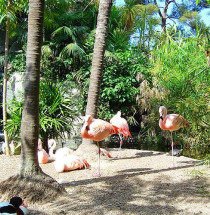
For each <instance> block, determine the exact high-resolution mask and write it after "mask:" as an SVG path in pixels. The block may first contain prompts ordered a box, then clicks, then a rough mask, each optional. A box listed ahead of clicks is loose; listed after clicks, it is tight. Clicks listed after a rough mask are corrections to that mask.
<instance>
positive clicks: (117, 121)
mask: <svg viewBox="0 0 210 215" xmlns="http://www.w3.org/2000/svg"><path fill="white" fill-rule="evenodd" d="M159 114H160V119H159V127H160V128H161V129H162V130H167V131H170V133H171V148H172V163H173V165H172V167H175V165H174V142H173V135H172V132H173V131H176V130H179V129H180V128H183V127H186V128H189V127H190V125H189V123H188V122H187V120H186V119H185V118H184V117H183V116H181V115H179V114H167V109H166V107H164V106H160V107H159ZM112 134H118V135H119V138H120V146H119V149H118V154H117V157H120V151H121V148H122V144H123V141H124V140H127V138H128V137H131V133H130V131H129V126H128V123H127V121H126V120H125V119H124V118H123V117H121V111H118V112H117V114H116V115H114V116H113V117H112V118H111V119H110V122H107V121H104V120H102V119H94V118H93V117H92V116H91V115H86V116H85V117H84V124H83V126H82V128H81V136H82V138H85V139H90V140H94V141H96V142H97V146H98V172H97V173H96V174H94V176H95V177H100V176H101V174H100V162H101V161H100V155H101V153H102V154H104V155H106V156H107V157H109V158H111V155H110V153H109V152H108V151H106V150H105V149H103V148H100V144H99V142H100V141H102V140H104V139H106V138H107V137H109V136H110V135H112ZM10 148H11V151H13V148H14V147H13V145H12V144H10ZM48 148H49V154H48V153H47V152H46V151H45V150H44V149H43V146H42V141H41V140H40V139H39V140H38V146H37V159H38V162H39V163H40V164H46V163H48V162H50V161H54V167H55V170H56V172H58V173H61V172H64V171H72V170H76V169H86V168H89V166H90V165H89V163H88V162H87V161H86V160H85V159H83V158H80V157H78V156H77V155H75V154H74V152H73V150H71V149H69V148H67V147H63V148H59V149H57V150H56V141H55V140H54V139H49V140H48ZM2 149H3V152H4V151H5V146H4V145H3V146H2Z"/></svg>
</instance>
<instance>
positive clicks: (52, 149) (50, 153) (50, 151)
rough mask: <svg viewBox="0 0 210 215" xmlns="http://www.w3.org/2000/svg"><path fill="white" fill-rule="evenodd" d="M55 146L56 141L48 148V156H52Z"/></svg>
mask: <svg viewBox="0 0 210 215" xmlns="http://www.w3.org/2000/svg"><path fill="white" fill-rule="evenodd" d="M55 147H56V142H55V141H54V142H53V145H52V147H51V148H50V150H49V155H50V157H53V156H54V155H55V154H54V149H55Z"/></svg>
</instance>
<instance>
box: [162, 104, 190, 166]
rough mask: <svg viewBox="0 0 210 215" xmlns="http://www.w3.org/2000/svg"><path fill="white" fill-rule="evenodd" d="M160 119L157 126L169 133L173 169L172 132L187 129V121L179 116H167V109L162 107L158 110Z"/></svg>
mask: <svg viewBox="0 0 210 215" xmlns="http://www.w3.org/2000/svg"><path fill="white" fill-rule="evenodd" d="M159 113H160V119H159V126H160V128H161V129H163V130H167V131H171V140H172V143H171V148H172V159H173V167H174V157H173V149H174V142H173V136H172V132H173V131H176V130H179V129H180V128H183V127H187V128H189V127H190V125H189V123H188V122H187V120H186V119H185V118H184V117H183V116H181V115H179V114H167V109H166V107H164V106H160V108H159Z"/></svg>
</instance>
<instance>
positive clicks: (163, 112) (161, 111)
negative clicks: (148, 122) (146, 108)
mask: <svg viewBox="0 0 210 215" xmlns="http://www.w3.org/2000/svg"><path fill="white" fill-rule="evenodd" d="M159 114H160V118H161V119H163V117H165V116H166V114H167V109H166V107H165V106H160V107H159Z"/></svg>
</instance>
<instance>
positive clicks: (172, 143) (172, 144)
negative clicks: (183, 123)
mask: <svg viewBox="0 0 210 215" xmlns="http://www.w3.org/2000/svg"><path fill="white" fill-rule="evenodd" d="M171 149H172V150H171V153H172V163H173V166H172V168H174V167H175V165H174V141H173V135H172V132H171Z"/></svg>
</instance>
